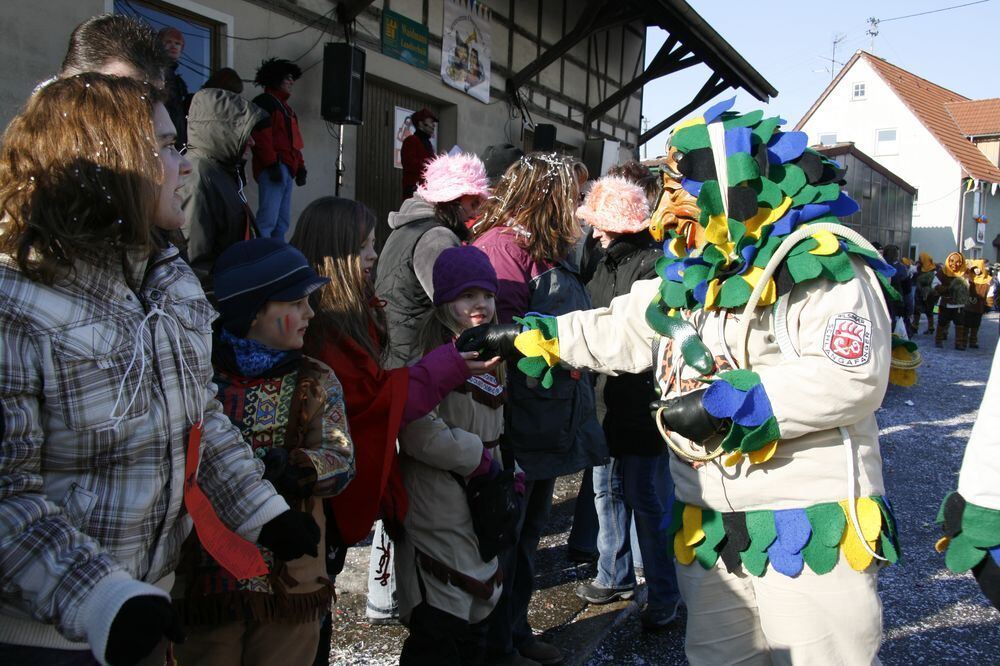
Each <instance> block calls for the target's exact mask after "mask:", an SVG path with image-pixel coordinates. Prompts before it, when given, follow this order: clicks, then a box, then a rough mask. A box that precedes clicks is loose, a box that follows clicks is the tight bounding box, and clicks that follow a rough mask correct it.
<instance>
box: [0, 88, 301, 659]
mask: <svg viewBox="0 0 1000 666" xmlns="http://www.w3.org/2000/svg"><path fill="white" fill-rule="evenodd" d="M160 99H161V98H160V93H158V92H157V91H156V90H155V89H153V88H151V87H149V86H148V85H145V84H142V83H139V82H137V81H133V80H130V79H124V78H118V77H110V76H105V75H102V74H80V75H78V76H72V77H68V78H65V79H61V80H58V81H54V82H52V83H49V84H47V85H45V86H44V87H43V88H41V89H39V90H38V91H37V92H36V93H35V94H34V95H33V96H32V97H31V99H29V100H28V103H27V105H26V106H25V108H24V109H23V110H22V111H21V112H20V113H19V114H18V116H17V117H15V118H14V120H12V121H11V123H10V125H9V126H8V127H7V130H6V132H5V133H4V136H3V145H2V148H0V208H2V211H3V213H2V222H0V423H2V424H3V447H2V448H0V477H2V478H3V479H4V488H5V490H4V492H3V494H2V496H0V524H3V525H4V538H3V539H2V541H0V561H3V562H4V565H3V578H4V589H5V594H4V597H3V600H2V601H0V615H2V616H3V618H4V619H3V621H2V622H0V663H9V664H14V663H20V664H25V663H30V664H36V665H38V666H43V665H45V664H54V663H60V664H63V663H70V662H71V661H72V662H73V663H84V662H87V663H90V662H91V661H92V658H91V657H90V655H89V654H88V653H87V652H88V650H89V652H91V653H93V658H94V659H97V660H98V661H99V662H101V663H112V664H118V663H139V662H140V660H143V659H149V660H151V661H150V662H149V663H153V662H154V661H155V660H158V661H159V663H161V664H162V663H163V659H164V654H165V652H166V647H167V640H173V641H179V640H183V632H182V631H181V628H180V623H179V620H178V617H177V615H176V613H175V611H174V610H173V608H172V606H171V603H170V596H169V590H170V587H171V584H172V582H173V571H174V568H175V566H176V564H177V559H178V556H179V553H180V548H181V544H182V543H183V542H184V539H185V538H186V537H187V536H188V533H189V532H190V531H191V520H190V519H189V515H194V514H197V515H196V516H195V523H196V525H197V527H198V529H199V531H201V530H202V529H204V528H205V526H206V524H208V523H206V522H205V519H206V518H207V519H208V521H209V523H212V527H213V528H214V529H213V532H214V535H215V536H216V537H217V543H220V544H221V545H222V546H223V548H222V549H221V550H217V552H219V553H220V555H221V559H220V563H221V564H223V565H224V566H229V567H233V568H234V569H235V570H236V571H238V572H240V573H246V572H247V570H248V569H253V570H257V567H258V565H261V566H263V561H260V562H257V561H255V560H254V559H253V558H252V557H247V558H246V559H240V560H235V559H234V558H231V557H230V558H227V557H225V553H224V552H222V551H227V552H231V549H230V547H234V548H235V549H236V550H242V551H243V552H247V550H249V552H251V553H253V554H254V555H256V554H257V549H256V548H255V547H254V546H253V545H252V544H250V543H247V541H246V540H247V539H249V540H251V541H253V540H256V541H258V542H259V543H261V544H263V545H265V546H267V547H269V548H271V549H272V550H275V551H276V552H279V551H280V552H282V553H283V557H285V558H287V559H294V558H296V557H300V556H301V555H302V554H303V553H305V552H309V551H310V550H311V551H312V553H313V554H315V552H316V541H317V540H318V536H315V537H311V535H310V533H309V532H310V530H309V527H311V528H312V529H313V530H316V525H315V523H314V522H313V521H312V519H311V518H309V517H308V516H306V515H304V514H302V513H300V512H290V511H289V509H288V505H287V504H286V503H285V501H284V500H283V499H281V498H280V497H279V496H277V495H276V494H275V492H274V489H273V488H272V487H271V486H270V484H267V483H264V482H262V481H261V472H262V468H261V465H260V463H259V462H257V461H256V460H254V459H253V458H252V457H251V455H250V453H249V450H248V449H247V447H246V444H245V443H244V442H243V438H242V436H241V435H240V432H239V430H237V429H235V428H234V427H233V426H232V425H231V424H230V423H229V419H227V418H226V417H225V416H224V415H223V414H222V413H221V411H220V408H219V403H218V402H217V401H215V400H214V391H213V390H212V386H211V379H212V363H211V358H210V354H211V321H212V319H213V318H214V312H213V310H212V307H211V306H210V305H209V303H208V301H207V300H206V299H205V294H204V292H203V291H202V289H201V286H200V285H199V283H198V280H197V278H196V277H195V276H194V273H192V271H191V269H190V267H188V266H187V264H186V263H184V261H183V260H182V259H181V257H180V253H179V252H178V250H177V248H176V247H174V246H173V245H171V244H170V242H169V240H168V239H169V237H170V236H171V235H172V234H175V233H176V232H177V230H178V229H179V228H180V227H181V225H182V224H183V223H184V214H183V212H182V211H181V198H180V196H179V193H178V190H179V188H180V186H181V184H182V183H183V181H184V178H185V176H186V175H187V174H188V173H189V172H190V170H191V167H190V165H189V164H188V163H187V161H186V160H185V159H184V158H183V157H182V156H181V155H180V154H179V153H178V152H177V151H176V149H175V148H174V140H175V138H176V137H175V134H176V132H175V130H174V127H173V124H172V123H171V122H170V116H169V115H168V114H167V111H166V109H165V108H164V106H163V104H162V102H161V101H160ZM185 444H186V445H185ZM199 453H200V454H201V455H200V456H199ZM186 454H188V455H187V457H186ZM199 460H200V464H199ZM206 497H207V498H206ZM185 506H187V508H188V511H187V512H185V511H184V510H183V509H184V507H185ZM213 507H214V509H213ZM196 508H197V509H198V511H195V509H196ZM215 511H218V515H217V516H215V515H214V512H215ZM213 518H214V520H213ZM219 519H221V522H220V520H219ZM303 519H304V520H303ZM224 526H225V527H224ZM230 530H235V531H236V532H237V533H238V534H239V535H240V536H242V537H243V539H239V538H237V535H236V534H233V533H232V532H231V531H230ZM316 534H317V535H318V530H317V532H316ZM266 570H267V569H266V566H264V571H265V572H266Z"/></svg>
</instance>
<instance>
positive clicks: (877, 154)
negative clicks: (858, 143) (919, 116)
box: [874, 127, 899, 157]
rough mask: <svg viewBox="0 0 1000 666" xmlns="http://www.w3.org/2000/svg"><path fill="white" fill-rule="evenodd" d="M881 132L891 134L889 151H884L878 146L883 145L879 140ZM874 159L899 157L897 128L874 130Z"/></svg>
mask: <svg viewBox="0 0 1000 666" xmlns="http://www.w3.org/2000/svg"><path fill="white" fill-rule="evenodd" d="M882 132H892V133H893V135H894V138H893V140H892V149H891V151H887V150H884V149H882V148H880V146H881V145H882V144H883V143H885V142H883V141H882V140H880V139H879V134H880V133H882ZM874 153H875V157H883V156H889V155H899V128H898V127H882V128H877V129H876V130H875V150H874Z"/></svg>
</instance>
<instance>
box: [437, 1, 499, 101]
mask: <svg viewBox="0 0 1000 666" xmlns="http://www.w3.org/2000/svg"><path fill="white" fill-rule="evenodd" d="M441 34H442V36H443V37H442V39H441V79H442V80H444V82H445V83H447V84H448V85H449V86H451V87H452V88H458V89H459V90H461V91H462V92H465V93H467V94H469V95H472V96H473V97H475V98H476V99H478V100H479V101H481V102H484V103H486V104H488V103H489V101H490V41H491V40H490V8H489V7H487V6H486V5H485V4H483V3H480V2H476V1H475V0H446V1H445V3H444V27H443V28H442V30H441Z"/></svg>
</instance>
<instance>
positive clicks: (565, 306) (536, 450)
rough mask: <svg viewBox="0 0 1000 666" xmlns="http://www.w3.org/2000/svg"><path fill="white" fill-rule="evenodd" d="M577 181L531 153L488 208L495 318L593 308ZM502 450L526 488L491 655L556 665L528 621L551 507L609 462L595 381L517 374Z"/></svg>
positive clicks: (507, 556)
mask: <svg viewBox="0 0 1000 666" xmlns="http://www.w3.org/2000/svg"><path fill="white" fill-rule="evenodd" d="M579 199H580V189H579V183H578V181H577V179H576V177H575V174H574V170H573V163H572V161H571V160H569V159H567V158H565V157H562V156H559V155H557V154H555V153H531V154H528V155H526V156H524V157H522V158H521V159H520V160H518V161H517V162H516V163H515V164H514V165H512V166H511V167H510V168H509V169H508V170H507V173H506V174H505V175H504V177H503V178H502V179H501V180H500V183H499V185H497V187H496V189H495V190H494V193H493V196H492V197H490V199H489V201H487V203H486V206H485V207H484V209H483V214H482V220H481V222H480V224H479V225H478V227H477V229H476V237H475V240H474V242H473V244H474V245H475V246H476V247H477V248H479V249H480V250H482V251H483V252H485V253H486V255H487V256H488V257H489V258H490V263H491V264H492V265H493V268H494V270H496V273H497V278H498V279H499V287H500V288H499V290H498V291H497V297H496V309H497V316H498V318H499V320H500V321H501V322H502V323H503V324H511V323H512V322H513V321H514V317H515V316H517V317H520V316H523V315H524V314H525V313H527V312H543V313H546V314H562V313H567V312H572V311H575V310H580V309H586V308H589V307H590V298H589V297H588V296H587V292H586V290H585V289H584V287H583V284H582V283H581V282H580V278H579V272H578V271H579V269H578V267H577V266H576V265H574V264H572V263H571V262H570V261H569V260H568V258H569V257H570V255H571V252H572V250H573V248H574V246H575V245H576V243H577V241H578V240H579V237H580V224H579V223H578V222H577V219H576V215H575V213H576V208H577V205H578V202H579ZM507 388H508V391H509V392H510V394H509V398H508V400H509V401H508V404H507V408H506V417H505V421H506V425H505V429H504V437H503V439H502V441H501V450H502V451H503V455H504V459H505V460H509V459H511V458H513V460H515V461H516V462H517V463H518V464H520V466H521V467H522V468H523V469H524V471H525V474H526V478H527V485H526V494H525V506H524V509H523V512H522V518H521V524H520V526H519V528H518V540H517V543H516V544H515V545H514V547H513V548H512V549H510V550H508V551H505V552H504V553H503V554H501V556H500V558H501V566H502V567H503V579H504V592H503V594H502V595H501V598H500V603H499V605H498V607H497V611H496V613H494V615H493V618H492V619H491V622H490V637H489V651H490V652H491V653H492V656H493V657H494V658H496V659H497V660H499V661H501V662H507V663H518V662H519V661H520V663H529V664H530V661H528V662H525V661H523V660H524V659H527V660H533V661H535V662H539V663H543V664H553V663H558V662H559V661H561V660H562V654H561V652H560V651H559V649H558V648H556V647H555V646H554V645H551V644H549V643H546V642H544V641H541V640H538V639H537V638H535V636H534V634H533V633H532V631H531V626H530V624H529V623H528V603H529V602H530V600H531V595H532V593H533V592H534V588H535V581H534V573H535V572H534V568H535V551H536V550H537V549H538V541H539V539H540V538H541V535H542V530H543V529H544V528H545V524H546V523H547V522H548V519H549V513H550V511H551V509H552V491H553V489H554V487H555V480H556V478H557V477H559V476H563V475H566V474H573V473H574V472H578V471H580V470H581V469H585V468H587V467H591V466H593V465H601V464H603V463H604V462H606V461H607V445H606V444H605V441H604V434H603V433H602V432H601V426H600V424H598V422H597V419H596V418H595V415H594V389H593V384H592V379H591V377H590V375H589V373H578V372H573V373H570V372H564V371H562V370H556V371H555V372H554V373H552V374H550V375H548V376H547V378H546V380H545V381H543V382H542V383H541V384H539V382H537V381H535V380H534V379H529V378H528V377H527V375H525V374H524V373H523V372H522V371H521V370H520V369H518V368H516V367H511V368H510V374H509V380H508V386H507Z"/></svg>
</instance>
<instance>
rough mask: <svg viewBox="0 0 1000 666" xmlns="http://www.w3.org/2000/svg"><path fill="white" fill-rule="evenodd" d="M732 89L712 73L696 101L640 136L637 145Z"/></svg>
mask: <svg viewBox="0 0 1000 666" xmlns="http://www.w3.org/2000/svg"><path fill="white" fill-rule="evenodd" d="M730 87H732V86H731V85H730V84H729V83H727V82H726V80H725V79H723V78H722V77H721V76H719V75H718V74H716V73H715V72H712V74H711V75H710V76H709V77H708V80H707V81H705V85H703V86H702V87H701V90H699V91H698V94H697V95H695V96H694V99H693V100H691V101H690V102H688V103H687V104H685V105H684V106H682V107H681V108H679V109H678V110H677V111H675V112H674V113H672V114H671V115H669V116H667V117H666V118H664V119H663V120H661V121H660V122H658V123H657V124H656V126H655V127H652V128H650V129H648V130H646V131H645V132H643V133H642V134H641V135H640V136H639V143H638V144H637V147H638V146H641V145H642V144H644V143H646V142H647V141H649V140H650V139H652V138H653V137H654V136H656V135H657V134H659V133H660V132H662V131H663V130H665V129H667V128H668V127H670V126H671V125H673V124H674V123H676V122H677V121H678V120H680V119H681V118H683V117H684V116H686V115H687V114H689V113H691V112H692V111H694V110H695V109H697V108H698V107H699V106H701V105H702V104H704V103H705V102H707V101H708V100H710V99H712V98H713V97H715V96H716V95H718V94H719V93H720V92H722V91H723V90H725V89H726V88H730Z"/></svg>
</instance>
